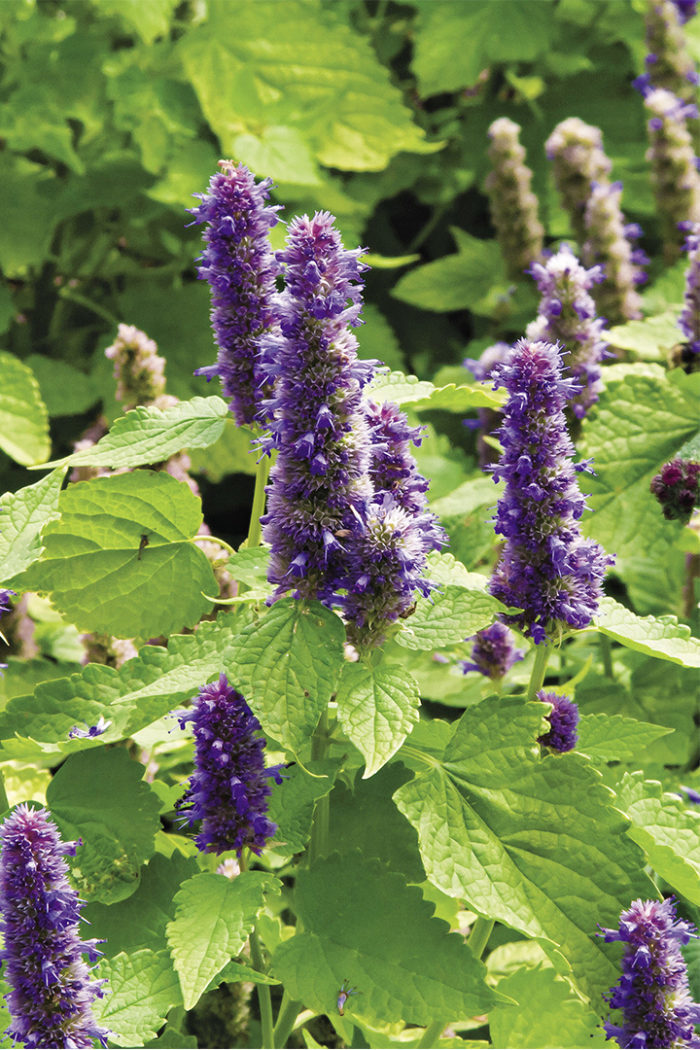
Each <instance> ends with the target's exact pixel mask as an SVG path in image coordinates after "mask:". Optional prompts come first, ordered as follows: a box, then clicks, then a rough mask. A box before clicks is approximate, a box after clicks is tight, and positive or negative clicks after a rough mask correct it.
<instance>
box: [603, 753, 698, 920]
mask: <svg viewBox="0 0 700 1050" xmlns="http://www.w3.org/2000/svg"><path fill="white" fill-rule="evenodd" d="M618 805H619V807H620V809H622V810H624V812H625V813H626V814H627V815H628V817H629V818H630V820H631V821H632V827H631V828H629V830H628V832H627V834H628V835H629V837H630V838H631V839H633V840H634V841H635V842H637V843H638V844H639V845H640V846H641V847H642V849H643V850H644V852H645V854H646V857H647V861H648V862H649V864H650V865H651V867H652V868H653V869H654V871H655V872H656V873H657V874H658V875H660V876H661V877H662V878H663V879H665V880H666V882H668V883H669V884H670V885H671V886H673V888H674V890H676V891H677V892H678V893H681V894H683V896H684V897H687V898H688V900H689V901H692V902H693V904H699V905H700V812H698V810H697V809H695V808H693V807H692V806H688V805H687V803H686V802H685V800H683V799H680V798H678V796H676V795H672V794H670V793H669V792H664V791H663V789H662V787H661V784H660V783H659V782H658V780H645V779H644V774H643V773H631V774H630V773H625V776H624V778H623V780H622V783H621V785H620V787H619V790H618Z"/></svg>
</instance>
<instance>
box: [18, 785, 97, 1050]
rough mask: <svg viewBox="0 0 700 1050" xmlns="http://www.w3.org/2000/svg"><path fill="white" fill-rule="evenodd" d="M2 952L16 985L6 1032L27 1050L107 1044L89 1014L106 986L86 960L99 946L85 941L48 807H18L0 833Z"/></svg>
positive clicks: (65, 846) (67, 851) (69, 848)
mask: <svg viewBox="0 0 700 1050" xmlns="http://www.w3.org/2000/svg"><path fill="white" fill-rule="evenodd" d="M0 839H1V840H2V853H1V855H0V912H2V922H1V923H0V929H1V930H2V934H3V937H4V941H5V947H4V949H3V950H2V953H1V954H0V957H1V958H2V962H3V966H4V973H5V976H6V978H7V980H8V982H9V984H10V986H11V989H12V990H11V991H10V992H9V993H8V995H7V1004H8V1007H9V1010H10V1016H11V1018H12V1023H11V1024H10V1026H9V1028H8V1029H7V1034H8V1035H9V1036H11V1038H12V1039H15V1040H17V1041H18V1042H20V1043H22V1044H23V1045H24V1046H26V1047H91V1046H93V1045H94V1041H95V1040H97V1041H98V1042H99V1043H100V1045H101V1046H107V1037H108V1035H109V1032H107V1031H106V1030H105V1029H104V1028H101V1027H100V1026H99V1025H98V1024H97V1023H96V1022H95V1019H94V1017H93V1014H92V1003H93V1001H94V999H95V997H98V996H99V997H101V996H102V991H101V984H102V982H101V981H96V980H93V979H92V978H91V977H90V971H89V969H88V967H87V965H86V963H85V960H84V959H83V955H84V954H85V955H87V956H88V958H89V959H91V960H95V959H96V958H97V957H98V956H99V955H100V952H99V951H97V948H96V945H97V942H96V941H94V940H88V941H84V940H81V938H80V934H79V929H78V924H79V922H80V911H81V908H82V904H81V902H80V901H79V899H78V895H77V894H76V892H75V890H74V889H73V888H72V886H71V885H70V883H69V882H68V879H67V877H66V876H67V874H68V865H67V864H66V862H65V860H64V857H65V856H66V855H71V856H72V855H74V854H75V847H76V843H72V842H71V843H64V842H62V841H61V837H60V835H59V833H58V829H57V827H56V825H55V824H54V823H53V821H52V820H50V818H49V813H48V811H47V810H45V809H38V810H34V809H30V808H29V807H28V806H27V805H20V806H18V807H17V808H16V809H15V810H14V812H13V813H12V814H11V816H9V817H8V818H7V820H6V821H5V823H4V824H3V826H2V828H0Z"/></svg>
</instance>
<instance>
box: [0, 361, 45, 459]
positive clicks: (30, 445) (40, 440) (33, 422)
mask: <svg viewBox="0 0 700 1050" xmlns="http://www.w3.org/2000/svg"><path fill="white" fill-rule="evenodd" d="M0 448H1V449H2V450H3V452H6V453H7V455H8V456H11V457H12V458H13V459H14V460H16V462H17V463H21V464H22V466H27V465H28V464H29V463H37V462H40V461H41V460H42V459H46V457H47V455H48V454H49V450H50V448H51V444H50V441H49V419H48V413H47V411H46V405H45V404H44V402H43V401H42V400H41V394H40V392H39V384H38V383H37V381H36V379H35V377H34V373H33V372H32V370H31V368H28V367H27V366H26V365H25V364H23V363H22V361H18V360H17V358H16V357H13V355H12V354H8V353H6V352H5V351H4V350H0Z"/></svg>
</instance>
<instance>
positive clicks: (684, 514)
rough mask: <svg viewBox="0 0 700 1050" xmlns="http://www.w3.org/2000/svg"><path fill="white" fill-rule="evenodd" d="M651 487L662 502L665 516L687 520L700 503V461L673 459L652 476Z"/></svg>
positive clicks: (671, 519)
mask: <svg viewBox="0 0 700 1050" xmlns="http://www.w3.org/2000/svg"><path fill="white" fill-rule="evenodd" d="M649 488H650V489H651V491H652V492H653V494H654V495H655V496H656V498H657V499H658V501H659V503H660V504H661V507H662V509H663V512H664V517H665V518H667V519H668V520H669V521H673V520H675V519H678V520H680V521H686V522H687V521H689V520H690V516H691V514H692V513H693V510H694V509H695V507H696V506H697V505H698V503H700V463H694V462H693V461H692V460H688V459H672V460H671V462H670V463H664V465H663V467H662V468H661V472H660V473H659V474H657V475H656V476H655V477H654V478H652V480H651V485H650V486H649Z"/></svg>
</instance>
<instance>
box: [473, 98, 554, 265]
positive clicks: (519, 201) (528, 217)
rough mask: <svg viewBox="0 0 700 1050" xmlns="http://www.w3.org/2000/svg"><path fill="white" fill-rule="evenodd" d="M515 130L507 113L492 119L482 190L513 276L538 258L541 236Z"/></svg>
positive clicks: (527, 170) (534, 199)
mask: <svg viewBox="0 0 700 1050" xmlns="http://www.w3.org/2000/svg"><path fill="white" fill-rule="evenodd" d="M519 133H520V128H519V127H518V125H517V124H516V123H515V122H514V121H512V120H509V119H508V117H500V118H499V119H498V120H495V121H494V122H493V124H492V125H491V127H490V128H489V130H488V136H489V139H490V140H491V145H490V147H489V151H488V152H489V157H490V159H491V163H492V165H493V169H492V171H491V172H490V174H489V175H488V177H487V179H486V191H487V193H488V195H489V199H490V204H491V217H492V219H493V224H494V226H495V227H496V235H497V237H498V241H499V244H500V245H501V252H502V254H503V258H504V259H505V262H506V269H507V272H508V276H509V277H511V278H512V279H513V280H517V279H518V278H519V277H522V274H523V271H524V270H525V269H526V268H527V267H528V266H529V265H530V264H531V263H533V262H534V261H535V260H536V259H539V257H540V256H541V254H542V243H543V238H544V228H543V226H542V223H541V222H540V220H539V216H538V202H537V197H536V196H535V194H534V193H533V192H532V190H531V188H530V183H531V182H532V172H531V171H530V169H529V168H528V167H527V165H526V164H525V150H524V149H523V147H522V146H521V145H520V141H519Z"/></svg>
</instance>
